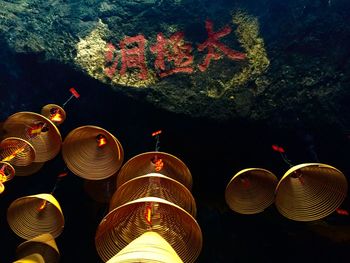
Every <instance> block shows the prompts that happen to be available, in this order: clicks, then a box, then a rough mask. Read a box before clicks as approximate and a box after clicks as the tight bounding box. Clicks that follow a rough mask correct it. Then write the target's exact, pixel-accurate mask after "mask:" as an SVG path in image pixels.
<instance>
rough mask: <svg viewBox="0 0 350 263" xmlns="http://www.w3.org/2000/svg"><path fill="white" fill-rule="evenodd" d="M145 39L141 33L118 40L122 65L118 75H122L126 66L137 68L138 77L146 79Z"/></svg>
mask: <svg viewBox="0 0 350 263" xmlns="http://www.w3.org/2000/svg"><path fill="white" fill-rule="evenodd" d="M145 45H146V39H145V37H144V36H143V35H137V36H135V37H125V38H124V40H122V41H120V49H121V55H122V66H121V69H120V75H124V74H125V73H126V70H127V69H128V68H138V69H139V71H140V72H139V78H140V79H147V66H146V58H145Z"/></svg>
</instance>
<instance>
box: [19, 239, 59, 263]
mask: <svg viewBox="0 0 350 263" xmlns="http://www.w3.org/2000/svg"><path fill="white" fill-rule="evenodd" d="M34 253H37V254H40V255H41V256H42V257H43V258H44V260H45V262H50V263H58V262H59V260H60V252H59V251H58V248H57V245H56V242H55V239H54V237H53V236H52V235H50V234H42V235H40V236H37V237H35V238H33V239H31V240H28V241H25V242H23V243H22V244H20V245H19V246H18V247H17V249H16V257H17V258H24V257H26V256H28V255H31V254H34Z"/></svg>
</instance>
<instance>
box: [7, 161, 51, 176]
mask: <svg viewBox="0 0 350 263" xmlns="http://www.w3.org/2000/svg"><path fill="white" fill-rule="evenodd" d="M44 164H45V163H37V162H32V163H31V164H29V165H27V166H16V165H13V168H15V170H16V176H29V175H32V174H35V173H37V172H38V171H39V170H40V169H41V168H42V167H43V166H44Z"/></svg>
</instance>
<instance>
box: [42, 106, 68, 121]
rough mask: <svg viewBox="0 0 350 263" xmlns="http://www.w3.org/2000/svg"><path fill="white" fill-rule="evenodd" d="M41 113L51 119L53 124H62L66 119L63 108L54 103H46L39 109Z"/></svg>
mask: <svg viewBox="0 0 350 263" xmlns="http://www.w3.org/2000/svg"><path fill="white" fill-rule="evenodd" d="M41 115H43V116H45V117H46V118H48V119H49V120H51V121H52V122H53V123H54V124H55V125H57V126H58V125H60V124H62V123H63V122H64V121H65V119H66V112H65V110H64V109H63V108H62V107H61V106H59V105H56V104H47V105H45V106H44V107H43V108H42V109H41Z"/></svg>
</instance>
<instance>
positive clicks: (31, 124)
mask: <svg viewBox="0 0 350 263" xmlns="http://www.w3.org/2000/svg"><path fill="white" fill-rule="evenodd" d="M3 128H4V130H5V137H19V138H22V139H24V140H26V141H28V142H29V143H30V144H31V145H32V146H33V147H34V149H35V160H34V161H35V162H39V163H40V162H46V161H49V160H51V159H53V158H54V157H56V155H57V154H58V153H59V152H60V150H61V144H62V138H61V134H60V132H59V130H58V129H57V127H56V125H55V124H53V123H52V122H51V121H50V120H49V119H47V118H46V117H44V116H42V115H40V114H37V113H34V112H18V113H15V114H13V115H11V116H10V117H8V118H7V120H6V121H5V123H4V127H3Z"/></svg>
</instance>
